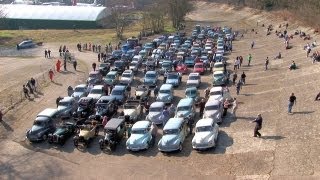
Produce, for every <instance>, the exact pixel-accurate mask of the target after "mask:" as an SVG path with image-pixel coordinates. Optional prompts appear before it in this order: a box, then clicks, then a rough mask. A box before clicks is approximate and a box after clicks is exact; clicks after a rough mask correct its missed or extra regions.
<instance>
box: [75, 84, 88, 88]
mask: <svg viewBox="0 0 320 180" xmlns="http://www.w3.org/2000/svg"><path fill="white" fill-rule="evenodd" d="M77 87H84V88H85V87H87V85H86V84H79V85H77V86H76V87H75V88H77Z"/></svg>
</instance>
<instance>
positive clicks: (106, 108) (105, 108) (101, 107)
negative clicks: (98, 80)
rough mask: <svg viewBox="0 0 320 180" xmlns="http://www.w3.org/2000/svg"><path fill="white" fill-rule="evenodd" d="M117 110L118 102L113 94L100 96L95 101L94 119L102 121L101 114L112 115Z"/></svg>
mask: <svg viewBox="0 0 320 180" xmlns="http://www.w3.org/2000/svg"><path fill="white" fill-rule="evenodd" d="M117 111H118V103H117V100H116V98H115V97H113V96H102V97H101V98H100V99H99V100H98V101H97V103H96V113H95V119H96V120H99V121H102V118H103V116H107V117H112V116H113V115H114V114H116V113H117Z"/></svg>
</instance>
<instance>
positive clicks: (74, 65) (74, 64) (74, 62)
mask: <svg viewBox="0 0 320 180" xmlns="http://www.w3.org/2000/svg"><path fill="white" fill-rule="evenodd" d="M72 64H73V68H74V70H75V71H77V65H78V62H77V61H76V60H74V61H73V62H72Z"/></svg>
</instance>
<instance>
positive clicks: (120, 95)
mask: <svg viewBox="0 0 320 180" xmlns="http://www.w3.org/2000/svg"><path fill="white" fill-rule="evenodd" d="M110 96H113V97H115V98H116V100H117V101H118V103H119V104H123V103H124V102H125V101H126V99H127V91H126V86H123V85H116V86H114V88H113V89H112V91H111V93H110Z"/></svg>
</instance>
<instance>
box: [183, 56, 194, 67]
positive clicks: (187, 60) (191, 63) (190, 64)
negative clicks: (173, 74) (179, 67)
mask: <svg viewBox="0 0 320 180" xmlns="http://www.w3.org/2000/svg"><path fill="white" fill-rule="evenodd" d="M184 63H185V64H186V65H187V66H188V67H193V66H194V64H195V57H194V56H189V57H186V58H185V61H184Z"/></svg>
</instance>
